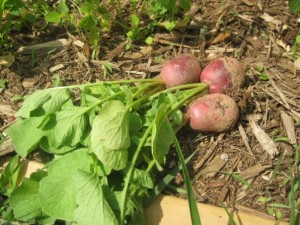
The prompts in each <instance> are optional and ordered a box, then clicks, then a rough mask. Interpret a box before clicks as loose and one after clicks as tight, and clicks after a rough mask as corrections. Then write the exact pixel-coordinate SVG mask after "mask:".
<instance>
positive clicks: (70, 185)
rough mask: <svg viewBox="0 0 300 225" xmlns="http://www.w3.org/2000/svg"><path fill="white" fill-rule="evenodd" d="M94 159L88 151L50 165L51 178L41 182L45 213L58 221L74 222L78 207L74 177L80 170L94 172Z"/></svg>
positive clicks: (63, 158) (41, 196) (66, 156)
mask: <svg viewBox="0 0 300 225" xmlns="http://www.w3.org/2000/svg"><path fill="white" fill-rule="evenodd" d="M92 168H94V159H93V157H92V155H90V154H88V153H87V149H80V150H77V151H74V152H71V153H69V154H66V155H64V156H62V157H60V158H58V159H57V160H54V161H52V162H51V163H50V164H49V169H48V172H49V176H47V177H45V178H43V179H42V180H41V182H40V196H39V197H40V203H41V206H42V209H43V211H44V212H46V213H47V214H48V215H50V216H51V217H53V218H56V219H62V220H66V221H71V220H73V217H74V210H75V207H76V204H75V200H76V193H75V186H76V185H78V184H77V183H74V180H73V178H74V176H75V174H76V173H77V172H78V171H79V170H83V171H86V172H92Z"/></svg>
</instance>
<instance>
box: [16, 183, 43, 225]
mask: <svg viewBox="0 0 300 225" xmlns="http://www.w3.org/2000/svg"><path fill="white" fill-rule="evenodd" d="M38 196H39V182H36V181H33V180H30V179H24V180H23V181H22V184H21V186H19V187H18V188H17V189H16V190H15V191H14V192H13V193H12V195H11V198H10V204H11V206H12V208H13V210H14V215H15V217H16V218H17V219H19V220H22V221H29V220H33V219H34V218H35V217H37V216H39V215H40V214H41V213H42V210H41V206H40V203H39V199H38Z"/></svg>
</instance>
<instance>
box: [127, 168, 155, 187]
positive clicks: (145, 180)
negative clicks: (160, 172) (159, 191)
mask: <svg viewBox="0 0 300 225" xmlns="http://www.w3.org/2000/svg"><path fill="white" fill-rule="evenodd" d="M131 179H132V182H134V183H136V184H138V185H140V186H141V187H145V188H149V189H152V188H153V187H154V183H153V180H152V178H151V176H150V175H149V173H148V172H146V171H144V170H140V169H137V168H134V170H133V174H132V177H131Z"/></svg>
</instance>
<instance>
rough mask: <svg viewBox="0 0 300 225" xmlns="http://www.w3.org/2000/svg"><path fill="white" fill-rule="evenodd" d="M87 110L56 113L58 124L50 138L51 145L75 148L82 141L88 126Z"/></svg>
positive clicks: (77, 108)
mask: <svg viewBox="0 0 300 225" xmlns="http://www.w3.org/2000/svg"><path fill="white" fill-rule="evenodd" d="M85 112H86V108H79V107H72V108H68V109H66V110H63V111H60V112H58V113H56V124H55V127H54V128H53V129H51V130H50V134H49V136H48V140H49V145H51V146H53V147H56V148H57V147H59V146H61V145H68V146H75V145H76V144H78V143H79V142H80V140H81V137H82V136H83V134H84V132H85V129H86V126H87V119H86V115H85Z"/></svg>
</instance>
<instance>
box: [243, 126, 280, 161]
mask: <svg viewBox="0 0 300 225" xmlns="http://www.w3.org/2000/svg"><path fill="white" fill-rule="evenodd" d="M249 124H250V126H251V127H252V132H253V134H254V136H255V137H256V139H257V141H258V142H259V143H260V145H261V146H262V148H263V149H264V150H265V151H266V153H268V154H269V155H270V157H271V158H274V157H275V156H276V155H278V153H279V152H278V149H277V147H276V144H275V142H274V141H273V140H272V138H270V137H269V135H268V134H266V133H265V132H264V131H263V129H261V128H260V127H259V126H258V125H257V124H256V123H255V122H254V121H250V122H249Z"/></svg>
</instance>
